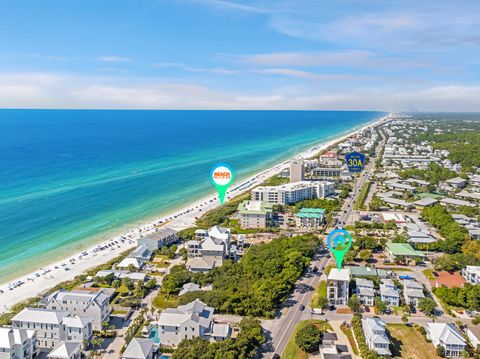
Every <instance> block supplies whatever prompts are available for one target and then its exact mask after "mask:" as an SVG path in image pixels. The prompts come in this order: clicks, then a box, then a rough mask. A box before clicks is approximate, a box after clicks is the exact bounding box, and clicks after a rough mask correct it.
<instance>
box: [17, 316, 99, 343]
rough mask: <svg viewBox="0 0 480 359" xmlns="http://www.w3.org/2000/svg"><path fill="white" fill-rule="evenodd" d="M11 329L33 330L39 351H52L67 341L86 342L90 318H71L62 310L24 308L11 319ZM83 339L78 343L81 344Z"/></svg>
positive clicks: (90, 330) (89, 334)
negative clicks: (84, 340)
mask: <svg viewBox="0 0 480 359" xmlns="http://www.w3.org/2000/svg"><path fill="white" fill-rule="evenodd" d="M12 327H13V328H15V329H27V330H28V329H31V330H35V331H36V334H37V339H38V347H39V348H41V349H53V348H55V347H57V346H58V345H59V344H60V343H61V342H63V341H67V340H72V341H76V340H79V339H82V338H83V339H86V340H87V341H88V340H89V339H90V338H91V336H92V321H91V318H88V317H81V318H80V317H78V316H72V315H71V314H70V312H68V311H63V310H49V309H43V308H25V309H23V310H22V311H21V312H20V313H18V314H17V315H15V316H14V317H13V318H12ZM83 339H82V340H79V341H80V342H82V343H83ZM82 345H83V344H82Z"/></svg>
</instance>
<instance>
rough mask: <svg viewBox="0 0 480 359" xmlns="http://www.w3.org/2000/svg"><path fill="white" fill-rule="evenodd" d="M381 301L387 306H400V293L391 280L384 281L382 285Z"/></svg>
mask: <svg viewBox="0 0 480 359" xmlns="http://www.w3.org/2000/svg"><path fill="white" fill-rule="evenodd" d="M380 299H381V300H382V302H385V303H386V304H387V305H392V306H395V307H398V306H399V305H400V293H399V292H398V290H397V288H396V287H395V284H394V283H393V281H392V280H391V279H383V280H382V283H381V284H380Z"/></svg>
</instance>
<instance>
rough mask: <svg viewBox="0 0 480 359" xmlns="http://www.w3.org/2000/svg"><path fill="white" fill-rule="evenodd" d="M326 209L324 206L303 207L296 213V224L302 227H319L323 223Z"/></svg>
mask: <svg viewBox="0 0 480 359" xmlns="http://www.w3.org/2000/svg"><path fill="white" fill-rule="evenodd" d="M324 219H325V210H324V209H323V208H305V207H304V208H302V209H301V210H300V211H298V213H296V214H295V224H296V226H297V227H301V228H319V227H321V226H322V225H323V221H324Z"/></svg>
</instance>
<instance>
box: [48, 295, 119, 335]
mask: <svg viewBox="0 0 480 359" xmlns="http://www.w3.org/2000/svg"><path fill="white" fill-rule="evenodd" d="M43 301H44V303H45V308H46V309H49V310H57V311H66V312H69V313H72V314H77V315H79V316H82V317H90V318H92V322H93V330H101V329H102V322H104V321H108V317H109V315H110V313H111V309H110V307H109V303H110V295H109V294H107V293H106V292H105V291H104V290H102V289H99V290H97V289H90V290H88V289H78V290H71V291H67V290H64V289H60V290H58V291H56V292H54V293H52V294H51V295H50V296H48V297H46V298H45V299H44V300H43Z"/></svg>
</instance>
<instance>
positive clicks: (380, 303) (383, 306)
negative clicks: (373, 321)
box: [374, 297, 387, 313]
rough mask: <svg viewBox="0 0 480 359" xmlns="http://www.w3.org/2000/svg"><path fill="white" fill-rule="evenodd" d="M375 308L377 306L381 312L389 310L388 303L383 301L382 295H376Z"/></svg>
mask: <svg viewBox="0 0 480 359" xmlns="http://www.w3.org/2000/svg"><path fill="white" fill-rule="evenodd" d="M374 301H375V308H377V311H378V312H379V313H385V310H387V304H386V303H385V302H384V301H382V299H381V298H380V297H375V299H374Z"/></svg>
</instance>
